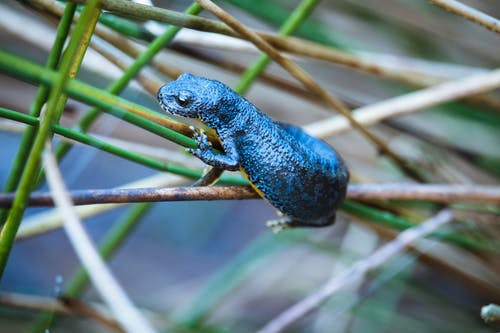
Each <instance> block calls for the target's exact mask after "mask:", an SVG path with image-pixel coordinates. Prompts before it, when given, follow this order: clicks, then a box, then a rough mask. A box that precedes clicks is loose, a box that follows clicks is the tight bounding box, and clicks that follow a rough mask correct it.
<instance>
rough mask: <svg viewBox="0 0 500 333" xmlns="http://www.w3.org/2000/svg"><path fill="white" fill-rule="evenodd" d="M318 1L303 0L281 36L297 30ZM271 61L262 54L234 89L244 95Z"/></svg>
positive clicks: (283, 27)
mask: <svg viewBox="0 0 500 333" xmlns="http://www.w3.org/2000/svg"><path fill="white" fill-rule="evenodd" d="M318 2H319V0H304V1H302V2H301V3H300V4H299V6H297V8H295V10H294V11H293V12H292V14H291V15H290V16H289V17H288V19H287V20H286V21H285V23H284V24H283V26H281V28H280V30H279V34H280V35H281V36H288V35H290V34H292V33H293V32H294V31H295V30H297V29H298V28H299V26H300V25H301V24H302V23H303V22H304V21H305V20H306V19H307V17H308V16H309V15H310V14H311V12H312V11H313V9H314V8H315V6H316V5H317V4H318ZM270 62H271V57H269V56H268V55H267V54H262V55H261V56H260V57H259V59H257V61H256V62H255V63H254V64H253V65H251V66H250V67H249V68H248V69H247V70H246V71H245V72H244V73H243V75H242V76H241V78H240V81H239V82H238V83H237V84H236V86H235V88H234V90H235V91H236V92H238V93H239V94H241V95H244V94H245V93H246V92H247V91H248V89H249V88H250V86H251V85H252V83H253V82H254V81H255V80H256V79H257V78H258V77H259V75H260V74H261V73H262V72H263V71H264V69H266V67H267V65H268V64H269V63H270Z"/></svg>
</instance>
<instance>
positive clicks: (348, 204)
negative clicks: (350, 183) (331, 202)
mask: <svg viewBox="0 0 500 333" xmlns="http://www.w3.org/2000/svg"><path fill="white" fill-rule="evenodd" d="M342 210H343V211H345V212H347V213H349V214H352V215H354V216H357V217H359V218H362V219H366V220H368V221H370V223H380V224H382V225H384V226H386V227H389V228H393V229H397V230H405V229H408V228H412V227H415V226H417V225H418V223H416V222H413V221H410V220H407V219H405V218H403V217H400V216H397V215H394V214H392V213H390V212H387V211H383V210H380V209H376V208H373V207H369V206H367V205H364V204H362V203H359V202H355V201H352V200H345V201H344V203H343V204H342ZM432 237H434V238H438V239H440V240H444V241H447V242H450V243H453V244H456V245H459V246H461V247H464V248H467V249H471V250H479V251H487V252H492V251H493V252H498V251H499V250H500V248H499V246H498V245H496V244H492V243H490V242H487V241H485V240H484V239H474V238H472V237H466V236H462V235H460V234H458V233H455V232H451V231H450V232H448V231H436V232H434V233H433V234H432Z"/></svg>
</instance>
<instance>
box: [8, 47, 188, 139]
mask: <svg viewBox="0 0 500 333" xmlns="http://www.w3.org/2000/svg"><path fill="white" fill-rule="evenodd" d="M0 71H3V72H5V73H8V74H10V75H12V76H14V77H18V78H21V79H25V80H28V81H34V82H37V83H43V84H47V85H50V86H52V85H54V83H55V82H56V79H57V73H56V72H54V71H51V70H49V69H46V68H43V67H42V66H39V65H37V64H34V63H32V62H30V61H27V60H25V59H22V58H19V57H16V56H13V55H10V54H8V53H5V52H3V51H0ZM65 91H66V92H67V93H68V94H69V95H70V96H71V97H73V98H75V99H77V100H79V101H82V102H84V103H87V104H90V105H94V106H97V107H99V108H101V109H102V110H103V111H105V112H107V113H109V114H111V115H113V116H115V117H117V118H120V119H122V120H125V121H127V122H130V123H132V124H134V125H136V126H139V127H141V128H143V129H146V130H148V131H150V132H152V133H155V134H157V135H159V136H162V137H163V138H166V139H168V140H171V141H173V142H175V143H178V144H180V145H182V146H185V147H192V148H194V147H196V143H195V142H194V140H192V139H191V138H188V137H186V136H184V135H182V134H179V133H177V132H175V131H173V130H171V129H169V128H166V127H164V126H161V125H159V124H157V123H155V122H153V121H151V120H148V119H145V118H143V117H141V116H140V115H146V116H154V117H156V118H162V119H165V120H167V121H169V122H172V123H176V122H175V121H172V120H170V118H168V117H166V116H164V115H161V114H159V113H156V112H154V111H152V110H150V109H148V108H146V107H144V106H141V105H138V104H135V103H132V102H130V101H127V100H125V99H123V98H120V97H118V96H115V95H113V94H110V93H108V92H106V91H102V90H100V89H98V88H95V87H92V86H90V85H88V84H85V83H83V82H80V81H78V80H76V79H70V80H68V82H67V84H66V86H65ZM132 111H133V112H132Z"/></svg>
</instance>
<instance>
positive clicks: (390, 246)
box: [258, 209, 453, 333]
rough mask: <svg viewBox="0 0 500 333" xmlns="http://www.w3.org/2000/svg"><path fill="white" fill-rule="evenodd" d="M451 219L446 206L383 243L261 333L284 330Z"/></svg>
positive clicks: (273, 332) (273, 321)
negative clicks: (415, 225) (419, 223)
mask: <svg viewBox="0 0 500 333" xmlns="http://www.w3.org/2000/svg"><path fill="white" fill-rule="evenodd" d="M452 219H453V213H452V212H451V211H450V210H448V209H444V210H442V211H441V212H439V213H438V214H436V215H435V216H433V217H431V218H430V219H428V220H427V221H425V222H424V223H422V224H421V225H419V226H417V227H413V228H411V229H408V230H406V231H403V232H402V233H400V234H399V235H398V236H397V237H396V238H395V239H394V240H393V241H391V242H389V243H387V244H385V245H383V246H382V247H380V248H379V249H378V250H376V251H375V252H373V253H372V254H371V255H370V256H368V257H366V258H364V259H362V260H360V261H358V262H356V263H355V264H354V265H352V266H350V267H349V268H347V269H346V270H345V271H343V272H341V273H340V274H338V275H335V276H333V277H332V278H331V279H330V280H328V281H327V282H326V283H325V284H323V285H322V286H321V288H319V289H318V290H317V291H315V292H313V293H312V294H310V295H309V296H307V297H305V298H304V299H302V300H301V301H299V302H297V303H296V304H294V305H293V306H291V307H290V308H288V309H287V310H285V311H284V312H282V313H281V314H280V315H278V316H277V317H276V318H274V319H273V320H271V321H270V322H269V323H268V324H267V325H265V326H264V327H263V328H262V329H261V330H259V331H258V333H277V332H282V331H283V330H284V329H286V328H287V327H289V326H290V325H291V324H293V323H294V322H296V321H297V320H299V319H301V318H302V317H304V316H305V315H306V314H308V313H310V312H311V311H313V310H314V309H316V308H318V307H319V306H320V305H321V304H322V303H323V302H325V301H326V300H327V299H329V298H330V297H332V296H333V295H334V294H335V293H336V292H338V291H339V290H341V289H342V288H343V287H345V286H346V285H348V284H349V283H351V282H352V281H354V280H357V279H361V278H362V277H363V276H365V275H366V274H367V273H368V272H370V271H373V270H374V269H376V268H378V267H380V266H382V265H383V264H384V263H386V262H387V261H388V260H389V259H391V258H392V257H394V256H395V255H397V254H398V253H401V252H403V251H404V249H405V248H406V247H407V246H408V245H410V244H411V243H413V242H415V241H417V240H419V239H420V238H423V237H425V236H427V235H429V234H430V233H432V232H433V231H434V230H436V229H437V228H439V227H441V226H443V225H444V224H446V223H448V222H450V221H451V220H452Z"/></svg>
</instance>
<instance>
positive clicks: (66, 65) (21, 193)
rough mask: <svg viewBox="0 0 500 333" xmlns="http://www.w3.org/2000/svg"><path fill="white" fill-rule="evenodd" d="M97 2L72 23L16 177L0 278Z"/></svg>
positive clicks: (2, 236) (0, 239)
mask: <svg viewBox="0 0 500 333" xmlns="http://www.w3.org/2000/svg"><path fill="white" fill-rule="evenodd" d="M98 3H99V0H93V1H89V4H88V5H87V6H86V8H85V9H84V11H83V13H82V16H81V17H80V20H79V21H78V23H77V25H76V27H75V31H74V33H73V35H72V37H71V40H70V42H69V45H68V48H67V50H66V53H65V54H64V56H63V59H62V63H61V69H60V72H59V74H57V77H56V80H55V83H54V85H53V86H52V89H51V92H50V95H49V99H48V104H47V109H46V113H45V116H44V117H43V118H42V120H41V122H40V128H39V130H38V133H37V134H36V137H35V141H34V143H33V147H32V149H31V152H30V154H29V156H28V160H27V163H26V168H25V170H24V172H23V174H22V176H21V179H20V181H19V187H18V189H17V194H16V198H15V199H14V202H13V204H12V208H11V209H10V211H9V215H8V217H7V220H6V222H5V224H4V226H3V228H2V231H1V233H0V278H1V277H2V276H3V272H4V270H5V266H6V265H7V261H8V258H9V254H10V251H11V249H12V245H13V243H14V240H15V237H16V233H17V229H18V228H19V224H20V223H21V219H22V217H23V215H24V211H25V210H26V204H27V200H28V198H29V195H30V192H31V190H32V188H33V184H34V182H35V181H36V176H37V174H38V172H39V169H40V166H41V155H42V151H43V149H44V145H45V141H46V140H47V139H49V138H50V137H51V129H52V126H53V125H54V123H55V122H56V121H57V119H59V116H60V114H61V113H62V109H63V106H64V105H63V104H62V100H63V99H64V98H62V96H63V95H64V85H65V84H66V82H67V81H68V80H69V76H70V75H76V71H77V70H78V67H79V64H80V63H81V60H82V58H83V55H84V53H85V48H84V47H82V44H83V45H85V44H87V43H88V39H90V37H91V35H92V31H93V25H95V23H96V22H97V17H98V16H99V13H100V10H99V8H98V6H97V5H98ZM86 39H87V40H86ZM82 42H83V43H82Z"/></svg>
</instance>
